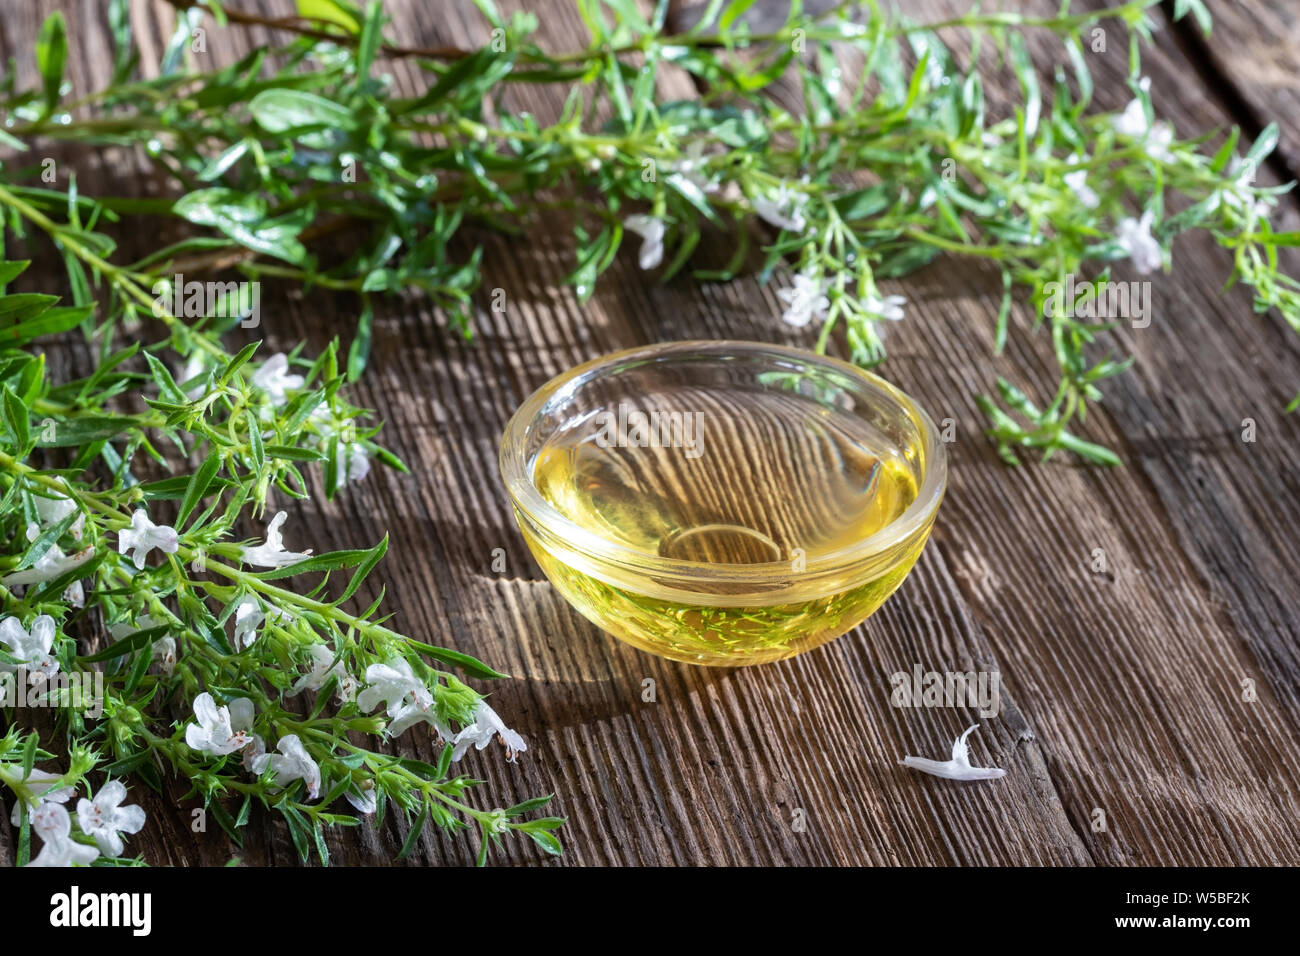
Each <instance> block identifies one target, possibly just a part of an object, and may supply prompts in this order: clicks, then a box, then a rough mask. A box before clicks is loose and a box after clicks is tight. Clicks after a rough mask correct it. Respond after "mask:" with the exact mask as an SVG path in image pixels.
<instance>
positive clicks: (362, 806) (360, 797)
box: [343, 780, 379, 814]
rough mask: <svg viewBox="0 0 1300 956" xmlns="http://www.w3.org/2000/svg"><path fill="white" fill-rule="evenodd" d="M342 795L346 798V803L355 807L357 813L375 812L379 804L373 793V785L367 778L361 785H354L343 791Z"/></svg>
mask: <svg viewBox="0 0 1300 956" xmlns="http://www.w3.org/2000/svg"><path fill="white" fill-rule="evenodd" d="M343 796H345V797H347V798H348V803H350V804H352V805H353V806H354V807H356V808H357V812H358V813H365V814H370V813H374V812H375V808H376V807H378V806H379V798H378V796H377V795H376V793H375V785H374V783H373V782H371V781H369V780H367V781H366V782H365V785H364V786H362V787H354V788H353V789H351V790H347V791H345V792H344V794H343Z"/></svg>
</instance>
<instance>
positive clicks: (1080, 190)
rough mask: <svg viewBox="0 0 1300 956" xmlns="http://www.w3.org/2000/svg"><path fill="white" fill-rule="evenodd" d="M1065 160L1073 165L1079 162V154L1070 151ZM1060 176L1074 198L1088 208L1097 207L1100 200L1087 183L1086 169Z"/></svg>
mask: <svg viewBox="0 0 1300 956" xmlns="http://www.w3.org/2000/svg"><path fill="white" fill-rule="evenodd" d="M1065 161H1066V162H1067V163H1069V164H1070V165H1074V164H1075V163H1077V162H1080V159H1079V154H1078V153H1071V154H1070V155H1069V156H1067V157H1066V158H1065ZM1061 178H1062V179H1064V180H1065V185H1066V186H1068V187H1069V188H1070V192H1072V193H1074V198H1075V199H1077V200H1079V202H1080V203H1081V204H1082V205H1084V206H1087V207H1088V208H1089V209H1096V208H1097V203H1098V202H1100V201H1101V200H1100V199H1099V198H1098V197H1097V193H1096V192H1095V191H1094V190H1093V188H1092V187H1091V186H1089V185H1088V171H1087V170H1086V169H1076V170H1075V171H1074V172H1072V173H1066V174H1065V175H1064V176H1063V177H1061Z"/></svg>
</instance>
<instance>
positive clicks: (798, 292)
mask: <svg viewBox="0 0 1300 956" xmlns="http://www.w3.org/2000/svg"><path fill="white" fill-rule="evenodd" d="M776 296H777V298H778V299H780V300H781V301H782V302H784V303H786V305H787V306H789V308H787V309H786V310H785V312H783V313H782V314H781V321H783V322H785V323H786V324H787V325H793V326H794V327H795V328H797V329H801V328H803V327H804V326H805V325H807V324H808V323H809V322H811V321H812V320H813V319H818V320H820V319H824V318H826V313H827V312H828V311H829V310H830V307H831V300H830V299H828V298H827V297H826V293H825V292H824V291H823V290H822V281H821V279H819V278H817V277H816V276H813V275H808V274H807V273H803V272H800V273H798V274H796V275H795V277H794V286H793V287H792V288H789V289H781V290H779V291H778V292H777V293H776Z"/></svg>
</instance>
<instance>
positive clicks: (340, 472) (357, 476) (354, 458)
mask: <svg viewBox="0 0 1300 956" xmlns="http://www.w3.org/2000/svg"><path fill="white" fill-rule="evenodd" d="M333 416H334V412H333V411H332V410H331V409H330V407H329V406H328V405H317V406H316V408H315V409H313V410H312V413H311V420H312V421H313V422H314V423H315V424H316V428H317V430H318V431H319V432H320V440H319V442H318V443H317V444H318V445H319V447H320V448H321V449H322V450H325V451H327V452H328V450H329V446H330V443H331V442H332V441H333V440H334V438H335V436H340V435H341V436H343V440H342V441H340V443H339V467H338V469H337V471H336V473H335V479H334V487H333V488H331V489H330V491H331V492H332V493H337V492H339V491H340V490H341V489H342V488H343V486H344V485H346V484H347V483H348V482H349V481H361V480H362V479H364V478H365V477H366V476H367V475H369V474H370V452H368V451H367V450H366V446H365V445H363V444H362V443H361V442H359V441H351V440H350V439H351V438H352V437H354V436H355V434H356V427H355V425H354V424H353V422H352V419H350V418H348V419H344V420H343V422H342V424H341V425H340V426H339V427H337V428H336V427H335V426H334V417H333Z"/></svg>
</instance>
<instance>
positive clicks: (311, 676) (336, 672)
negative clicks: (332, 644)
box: [289, 644, 357, 702]
mask: <svg viewBox="0 0 1300 956" xmlns="http://www.w3.org/2000/svg"><path fill="white" fill-rule="evenodd" d="M307 653H308V655H310V657H311V670H310V671H308V672H307V673H306V674H304V675H303V676H302V677H300V678H298V681H297V683H295V684H294V685H293V687H292V688H291V689H290V690H289V696H290V697H293V696H296V695H297V694H301V693H302V692H303V691H305V690H320V689H321V688H322V687H324V686H325V683H326V682H327V681H328V680H329V679H330V678H331V677H337V678H338V684H337V687H336V692H337V694H338V699H339V701H340V702H346V701H349V700H352V699H353V698H354V697H356V693H357V679H356V678H355V677H353V676H352V675H351V674H349V673H348V672H347V670H346V669H345V668H344V667H343V661H341V660H337V661H336V660H335V659H334V652H333V651H332V650H330V649H329V648H328V647H326V646H325V645H324V644H313V645H311V646H310V647H309V648H307Z"/></svg>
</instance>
